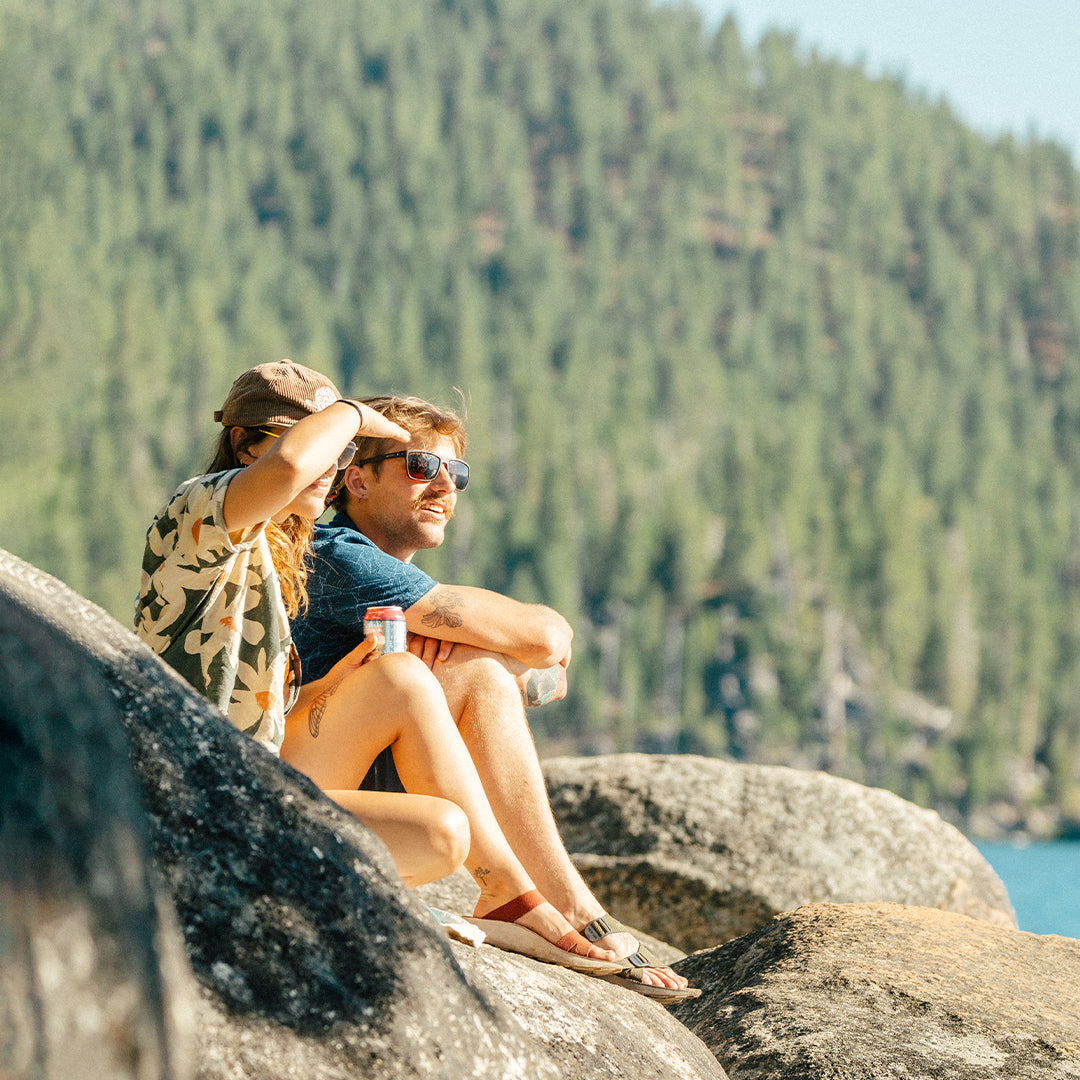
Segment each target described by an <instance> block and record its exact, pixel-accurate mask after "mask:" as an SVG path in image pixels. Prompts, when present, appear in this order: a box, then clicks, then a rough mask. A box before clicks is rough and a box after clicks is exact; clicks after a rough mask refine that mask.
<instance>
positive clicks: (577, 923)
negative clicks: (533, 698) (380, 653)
mask: <svg viewBox="0 0 1080 1080" xmlns="http://www.w3.org/2000/svg"><path fill="white" fill-rule="evenodd" d="M434 671H435V676H436V678H437V679H438V680H439V682H440V684H441V685H442V688H443V690H444V692H445V693H446V701H447V704H448V705H449V707H450V714H451V715H452V716H453V717H454V720H455V721H456V722H457V725H458V729H459V730H460V732H461V737H462V740H463V741H464V743H465V746H466V747H467V748H468V750H469V753H470V754H471V755H472V759H473V763H474V764H475V766H476V771H477V772H478V773H479V774H480V780H481V782H482V783H483V785H484V790H485V791H486V793H487V796H488V801H489V802H490V803H491V808H492V809H493V810H494V811H495V817H496V818H497V820H498V822H499V825H500V826H501V828H502V830H503V834H504V835H505V836H506V839H507V841H508V842H509V844H510V846H511V847H512V848H513V849H514V852H515V853H516V854H517V855H518V858H519V859H520V860H521V863H522V865H523V866H524V867H525V869H526V870H527V871H528V873H529V876H530V877H532V879H533V880H534V881H535V882H536V886H537V888H538V889H539V890H540V891H541V892H542V893H543V894H544V896H546V897H547V898H548V900H549V901H550V902H551V903H552V904H553V905H554V906H555V907H556V908H557V909H558V910H559V911H560V912H561V913H562V914H563V915H565V916H566V919H567V921H568V922H569V923H570V924H571V926H574V927H576V928H581V927H583V926H586V925H587V924H588V923H590V922H592V920H593V919H595V918H597V917H599V916H600V915H601V914H603V912H604V907H603V905H602V904H601V903H600V902H599V901H598V900H597V899H596V897H595V896H593V894H592V892H591V891H590V889H589V887H588V885H586V884H585V882H584V880H583V879H582V877H581V874H580V873H579V872H578V870H577V867H575V866H574V864H573V862H572V861H571V859H570V856H569V854H568V853H567V851H566V847H565V845H564V844H563V841H562V837H561V836H560V835H559V830H558V826H557V825H556V824H555V817H554V815H553V814H552V812H551V803H550V801H549V799H548V794H547V788H546V787H545V785H544V776H543V773H542V772H541V769H540V761H539V758H538V757H537V753H536V744H535V743H534V742H533V738H532V732H531V731H530V729H529V724H528V720H527V719H526V716H525V707H524V704H523V701H522V693H521V689H520V687H519V684H518V681H517V679H516V678H515V677H514V675H513V674H512V673H511V672H510V670H509V669H508V667H507V665H506V664H505V663H504V661H503V658H501V657H499V656H497V655H495V654H493V653H486V652H483V651H481V650H479V649H475V648H472V647H471V646H467V645H460V644H459V645H455V646H454V650H453V652H452V653H451V655H450V658H449V659H448V660H445V661H437V662H436V663H435V665H434ZM604 943H605V944H606V945H608V946H609V947H610V948H612V949H615V950H616V952H617V954H618V955H619V956H628V955H629V954H630V953H632V952H633V951H634V950H635V949H636V948H637V945H638V942H637V941H636V939H635V938H634V937H633V936H632V935H631V934H612V935H610V936H608V937H606V938H604ZM645 970H646V971H647V973H648V975H647V976H646V981H647V982H650V983H652V984H653V985H657V986H673V987H681V986H685V985H686V979H684V978H683V977H682V976H680V975H676V974H675V973H674V972H673V971H671V970H670V969H669V968H648V969H645Z"/></svg>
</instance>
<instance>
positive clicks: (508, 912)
mask: <svg viewBox="0 0 1080 1080" xmlns="http://www.w3.org/2000/svg"><path fill="white" fill-rule="evenodd" d="M544 903H547V901H546V900H545V899H544V897H543V895H542V894H541V892H540V890H539V889H530V890H529V891H528V892H525V893H522V894H521V895H520V896H515V897H514V899H513V900H507V901H506V903H505V904H501V905H500V906H499V907H497V908H495V909H494V910H493V911H489V912H488V913H487V914H486V915H484V916H482V918H485V919H494V920H495V921H496V922H517V921H518V919H520V918H521V916H522V915H525V914H527V913H528V912H530V911H532V909H533V908H535V907H539V906H540V905H541V904H544Z"/></svg>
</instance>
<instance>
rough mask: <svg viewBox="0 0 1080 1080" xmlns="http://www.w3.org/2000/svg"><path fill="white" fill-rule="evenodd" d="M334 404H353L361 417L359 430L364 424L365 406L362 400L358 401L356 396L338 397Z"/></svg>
mask: <svg viewBox="0 0 1080 1080" xmlns="http://www.w3.org/2000/svg"><path fill="white" fill-rule="evenodd" d="M334 404H335V405H351V406H352V407H353V408H354V409H355V410H356V415H357V416H358V417H359V418H360V423H359V424H358V425H357V428H356V430H357V431H359V430H360V428H362V427H363V426H364V406H363V405H361V404H360V402H359V401H357V400H356V399H355V398H347V397H343V398H338V399H337V401H335V402H334Z"/></svg>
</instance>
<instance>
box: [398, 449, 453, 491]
mask: <svg viewBox="0 0 1080 1080" xmlns="http://www.w3.org/2000/svg"><path fill="white" fill-rule="evenodd" d="M443 460H444V459H443V458H441V457H439V455H438V454H433V453H432V452H431V451H430V450H410V451H409V452H408V454H406V455H405V471H406V472H407V473H408V475H409V478H410V479H411V480H434V479H435V477H436V476H438V475H439V469H440V468H441V467H442V464H443ZM445 461H446V471H447V473H448V474H449V476H450V479H451V481H452V482H453V485H454V487H455V488H457V490H458V491H464V490H465V485H466V484H467V483H468V482H469V466H468V465H466V464H465V462H464V461H458V459H457V458H446V459H445Z"/></svg>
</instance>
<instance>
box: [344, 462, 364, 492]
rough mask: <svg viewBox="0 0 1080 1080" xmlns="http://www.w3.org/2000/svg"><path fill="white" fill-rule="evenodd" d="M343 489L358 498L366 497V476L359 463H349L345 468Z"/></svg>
mask: <svg viewBox="0 0 1080 1080" xmlns="http://www.w3.org/2000/svg"><path fill="white" fill-rule="evenodd" d="M345 489H346V490H347V491H348V492H349V494H350V495H354V496H356V498H358V499H366V498H367V496H368V487H367V476H366V474H365V473H364V470H363V469H361V468H360V466H359V465H350V466H349V467H348V468H347V469H346V470H345Z"/></svg>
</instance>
